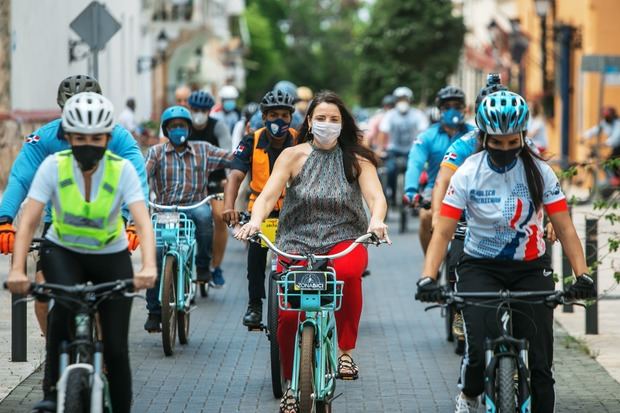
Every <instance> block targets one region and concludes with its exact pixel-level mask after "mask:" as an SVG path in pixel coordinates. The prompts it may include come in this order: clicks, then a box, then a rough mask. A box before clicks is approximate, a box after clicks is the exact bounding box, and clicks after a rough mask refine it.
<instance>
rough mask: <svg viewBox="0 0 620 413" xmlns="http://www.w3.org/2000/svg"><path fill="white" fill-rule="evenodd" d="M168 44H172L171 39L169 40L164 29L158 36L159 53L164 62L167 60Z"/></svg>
mask: <svg viewBox="0 0 620 413" xmlns="http://www.w3.org/2000/svg"><path fill="white" fill-rule="evenodd" d="M168 43H170V39H168V35H166V32H165V30H163V29H162V31H161V32H159V34H158V35H157V51H158V52H159V54H160V56H161V57H162V60H165V59H166V49H167V48H168Z"/></svg>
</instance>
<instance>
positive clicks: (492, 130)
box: [476, 91, 530, 135]
mask: <svg viewBox="0 0 620 413" xmlns="http://www.w3.org/2000/svg"><path fill="white" fill-rule="evenodd" d="M529 117H530V111H529V109H528V107H527V103H525V100H524V99H523V98H522V97H521V96H520V95H518V94H516V93H513V92H509V91H502V92H495V93H492V94H490V95H489V96H487V97H485V98H484V100H483V101H482V102H481V103H480V106H478V110H477V111H476V125H478V128H479V129H480V130H481V131H482V132H484V133H487V134H490V135H510V134H513V133H521V132H523V131H525V130H526V129H527V123H528V120H529Z"/></svg>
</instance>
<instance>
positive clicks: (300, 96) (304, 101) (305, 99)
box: [295, 86, 314, 118]
mask: <svg viewBox="0 0 620 413" xmlns="http://www.w3.org/2000/svg"><path fill="white" fill-rule="evenodd" d="M313 96H314V93H313V92H312V89H310V88H309V87H308V86H299V87H298V88H297V102H296V103H295V111H296V112H297V113H299V114H300V115H301V116H302V117H304V118H305V117H306V112H307V111H308V105H309V104H310V102H311V101H312V97H313Z"/></svg>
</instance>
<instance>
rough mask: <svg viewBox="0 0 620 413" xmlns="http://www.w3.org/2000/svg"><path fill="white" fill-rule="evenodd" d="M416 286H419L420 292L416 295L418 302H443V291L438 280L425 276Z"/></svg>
mask: <svg viewBox="0 0 620 413" xmlns="http://www.w3.org/2000/svg"><path fill="white" fill-rule="evenodd" d="M416 285H417V286H418V291H417V292H416V293H415V299H416V300H419V301H422V302H428V303H434V302H437V301H439V300H441V297H442V291H443V290H442V287H441V285H439V284H438V283H437V280H436V279H434V278H431V277H428V276H423V277H422V278H420V279H419V280H418V282H417V283H416Z"/></svg>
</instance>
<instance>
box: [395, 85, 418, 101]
mask: <svg viewBox="0 0 620 413" xmlns="http://www.w3.org/2000/svg"><path fill="white" fill-rule="evenodd" d="M392 95H394V97H395V98H396V99H401V98H407V99H409V100H413V91H412V90H411V89H409V88H408V87H407V86H399V87H397V88H396V89H394V92H393V93H392Z"/></svg>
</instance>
